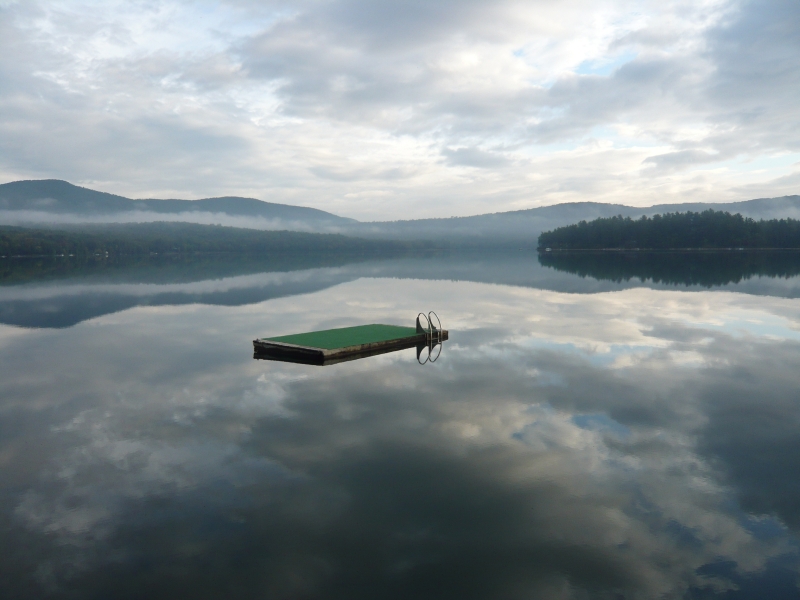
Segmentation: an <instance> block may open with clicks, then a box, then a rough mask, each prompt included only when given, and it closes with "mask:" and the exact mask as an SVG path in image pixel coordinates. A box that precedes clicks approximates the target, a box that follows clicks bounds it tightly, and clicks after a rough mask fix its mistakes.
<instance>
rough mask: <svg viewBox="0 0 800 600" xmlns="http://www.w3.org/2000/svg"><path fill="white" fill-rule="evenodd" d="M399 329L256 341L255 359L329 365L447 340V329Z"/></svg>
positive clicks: (341, 331) (361, 328)
mask: <svg viewBox="0 0 800 600" xmlns="http://www.w3.org/2000/svg"><path fill="white" fill-rule="evenodd" d="M417 323H418V325H417V327H400V326H398V325H381V324H373V325H358V326H356V327H342V328H340V329H326V330H324V331H311V332H308V333H298V334H295V335H282V336H278V337H271V338H261V339H258V340H253V349H254V350H255V357H256V358H266V359H271V360H281V361H286V362H299V363H305V364H315V365H327V364H332V363H334V362H343V361H346V360H354V359H357V358H365V357H367V356H375V355H377V354H385V353H387V352H394V351H395V350H403V349H405V348H414V347H420V346H429V345H431V344H438V343H440V342H442V341H444V340H446V339H448V337H449V336H448V332H447V331H446V330H444V329H436V328H433V327H430V326H429V327H428V329H427V330H426V329H423V328H422V327H420V326H419V321H418V322H417Z"/></svg>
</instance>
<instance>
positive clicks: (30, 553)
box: [0, 263, 800, 599]
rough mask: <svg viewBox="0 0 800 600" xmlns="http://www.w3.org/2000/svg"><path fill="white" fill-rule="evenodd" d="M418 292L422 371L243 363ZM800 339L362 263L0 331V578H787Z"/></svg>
mask: <svg viewBox="0 0 800 600" xmlns="http://www.w3.org/2000/svg"><path fill="white" fill-rule="evenodd" d="M526 264H528V263H526ZM512 267H513V265H512V266H511V267H508V268H512ZM369 268H372V267H369ZM375 268H376V269H378V272H380V265H378V266H375ZM420 298H429V299H433V300H435V303H436V305H437V307H441V312H440V314H445V315H447V322H448V323H447V324H448V329H450V331H451V339H450V341H449V342H448V344H449V345H448V351H447V352H446V353H444V354H443V355H442V357H441V359H440V360H439V361H437V362H436V365H435V368H430V369H429V368H426V369H421V368H419V366H418V364H417V362H416V360H415V356H414V353H413V352H412V351H410V350H409V351H404V352H398V353H393V354H386V355H382V356H376V357H374V358H371V359H370V360H363V361H353V362H347V363H342V364H338V365H334V366H332V367H330V368H326V369H315V368H312V367H308V366H305V365H298V364H290V363H281V362H267V361H254V360H252V358H251V346H250V340H252V338H253V335H254V332H259V331H274V330H276V329H277V327H278V325H280V327H281V329H282V330H287V331H295V330H296V331H306V330H316V329H326V328H333V327H338V326H345V325H350V324H354V323H362V322H396V321H400V320H403V319H405V318H407V315H408V314H409V313H412V314H413V313H414V312H416V311H415V310H414V309H415V307H417V306H418V305H419V299H420ZM799 332H800V307H798V305H797V304H796V302H794V301H792V300H790V299H785V298H779V297H769V296H761V297H757V296H750V295H745V294H733V293H726V292H718V291H717V292H709V291H694V292H692V293H686V292H682V291H678V290H658V289H648V288H646V287H635V288H631V289H621V290H618V291H614V292H604V293H596V294H588V293H583V294H575V293H564V292H559V291H553V290H549V289H537V288H533V287H523V286H504V285H488V284H485V283H475V282H469V281H442V280H438V281H433V280H426V279H421V278H417V279H393V278H375V277H361V278H357V279H351V280H344V281H342V282H341V283H339V284H337V285H331V286H329V287H324V288H320V289H319V290H318V291H313V292H309V293H305V294H302V295H295V296H291V297H288V296H286V297H274V298H272V299H269V300H266V301H263V302H258V303H253V304H244V305H239V306H214V305H200V304H193V305H183V306H139V307H136V308H132V309H130V310H125V311H122V312H118V313H115V314H108V315H105V316H99V317H96V318H94V319H92V320H90V321H87V322H84V323H80V324H78V325H75V326H73V327H70V328H68V329H27V330H26V329H20V328H16V327H8V326H3V327H0V519H2V528H0V536H2V538H1V539H0V552H2V560H0V594H2V595H3V596H4V597H23V598H24V597H30V598H34V597H47V596H48V595H49V596H52V597H64V598H67V597H87V598H106V597H117V596H120V597H153V598H160V597H173V596H175V595H178V596H186V597H193V598H194V597H198V598H205V597H209V598H212V597H213V598H218V597H227V596H232V595H235V596H236V597H241V598H263V597H270V598H298V597H301V598H348V599H352V598H384V597H386V598H395V597H396V598H408V597H422V598H425V597H431V598H518V597H537V598H572V597H574V598H584V597H597V598H608V597H626V598H627V597H631V598H636V597H641V598H653V597H693V598H699V597H706V596H722V597H740V598H755V597H764V595H765V590H767V592H768V593H767V595H768V596H769V597H771V598H790V597H791V598H795V597H797V586H796V582H797V576H798V575H797V574H798V548H797V537H796V535H797V532H798V527H800V502H799V501H798V499H799V498H800V489H798V486H800V476H798V473H799V472H800V470H799V469H798V464H797V461H798V458H797V457H798V456H800V454H798V452H797V450H798V446H799V445H800V428H798V424H799V423H798V421H800V410H798V407H797V404H796V390H797V389H798V388H799V387H800V371H798V369H797V368H796V365H797V364H798V361H800V333H799Z"/></svg>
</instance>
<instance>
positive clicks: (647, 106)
mask: <svg viewBox="0 0 800 600" xmlns="http://www.w3.org/2000/svg"><path fill="white" fill-rule="evenodd" d="M798 98H800V2H798V1H797V0H758V1H741V0H691V1H690V0H685V1H684V0H658V1H650V0H641V1H637V2H633V1H627V0H593V1H588V0H564V1H561V2H552V1H544V0H528V1H524V2H520V1H516V0H492V1H484V0H458V1H456V0H424V1H423V0H408V1H404V2H390V1H387V0H295V1H283V0H274V1H273V0H264V1H258V2H256V1H250V0H220V1H206V0H197V1H180V0H52V1H39V0H25V1H14V0H0V183H5V182H9V181H15V180H19V179H44V178H55V179H65V180H67V181H70V182H72V183H75V184H77V185H83V186H86V187H90V188H93V189H98V190H101V191H106V192H112V193H117V194H122V195H125V196H128V197H134V198H152V197H156V198H164V197H170V198H190V199H191V198H203V197H211V196H221V195H240V196H249V197H255V198H259V199H262V200H268V201H271V202H281V203H287V204H295V205H303V206H312V207H315V208H320V209H323V210H327V211H330V212H333V213H336V214H339V215H342V216H348V217H353V218H357V219H361V220H390V219H407V218H418V217H449V216H465V215H472V214H480V213H488V212H499V211H506V210H518V209H524V208H534V207H537V206H545V205H551V204H557V203H561V202H577V201H595V202H615V203H622V204H628V205H634V206H648V205H652V204H660V203H672V202H701V201H703V202H722V201H726V202H729V201H735V200H747V199H750V198H760V197H774V196H783V195H790V194H797V193H800V101H798Z"/></svg>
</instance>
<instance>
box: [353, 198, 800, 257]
mask: <svg viewBox="0 0 800 600" xmlns="http://www.w3.org/2000/svg"><path fill="white" fill-rule="evenodd" d="M709 208H711V209H714V210H721V211H727V212H730V213H741V214H742V215H743V216H746V217H752V218H754V219H775V218H785V217H792V218H800V196H784V197H782V198H760V199H757V200H746V201H743V202H730V203H724V204H717V203H689V204H658V205H655V206H648V207H633V206H625V205H622V204H604V203H600V202H570V203H565V204H555V205H552V206H543V207H541V208H531V209H527V210H515V211H510V212H502V213H494V214H486V215H476V216H474V217H451V218H449V219H419V220H415V221H387V222H375V223H357V224H353V225H351V226H350V227H349V228H348V233H352V234H354V235H358V236H360V237H365V238H371V237H375V238H392V239H398V240H438V241H440V242H442V243H444V244H445V245H446V244H448V243H453V244H455V243H457V244H474V245H484V244H492V243H495V244H496V243H502V244H505V245H525V246H531V245H534V246H535V245H536V239H537V238H538V236H539V234H540V233H541V232H543V231H549V230H551V229H555V228H556V227H562V226H564V225H571V224H573V223H577V222H578V221H581V220H586V221H590V220H593V219H596V218H598V217H613V216H617V215H622V216H625V217H632V218H638V217H640V216H642V215H647V216H652V215H655V214H664V213H667V212H686V211H690V210H691V211H693V212H701V211H703V210H707V209H709Z"/></svg>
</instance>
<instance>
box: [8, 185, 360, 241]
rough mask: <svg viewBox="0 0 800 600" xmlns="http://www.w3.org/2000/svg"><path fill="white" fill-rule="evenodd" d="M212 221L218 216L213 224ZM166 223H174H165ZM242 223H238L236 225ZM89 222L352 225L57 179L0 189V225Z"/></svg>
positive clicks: (268, 208) (306, 212)
mask: <svg viewBox="0 0 800 600" xmlns="http://www.w3.org/2000/svg"><path fill="white" fill-rule="evenodd" d="M212 215H219V217H218V218H217V220H216V221H215V220H214V218H213V217H212ZM165 217H172V218H170V219H165ZM237 219H238V220H239V221H244V222H235V220H237ZM48 220H49V221H55V222H70V223H76V222H85V221H87V220H90V221H95V222H99V221H105V222H111V221H127V222H137V221H138V222H142V221H156V220H183V221H188V222H199V223H210V222H220V221H224V222H223V223H221V224H225V225H239V226H245V227H248V226H249V227H250V228H252V229H278V228H283V229H301V230H304V229H315V230H316V229H320V230H322V229H331V228H336V227H342V226H345V225H348V224H351V223H355V222H356V221H355V220H354V219H347V218H345V217H339V216H336V215H334V214H331V213H328V212H325V211H323V210H317V209H315V208H307V207H304V206H290V205H288V204H275V203H272V202H263V201H261V200H256V199H254V198H238V197H233V196H229V197H224V198H206V199H203V200H156V199H152V200H131V199H130V198H125V197H123V196H117V195H115V194H107V193H105V192H97V191H95V190H90V189H88V188H84V187H79V186H76V185H72V184H71V183H68V182H66V181H60V180H57V179H44V180H36V181H14V182H12V183H5V184H2V185H0V222H3V223H19V222H26V221H27V222H48ZM248 223H249V225H248Z"/></svg>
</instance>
